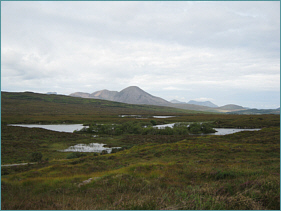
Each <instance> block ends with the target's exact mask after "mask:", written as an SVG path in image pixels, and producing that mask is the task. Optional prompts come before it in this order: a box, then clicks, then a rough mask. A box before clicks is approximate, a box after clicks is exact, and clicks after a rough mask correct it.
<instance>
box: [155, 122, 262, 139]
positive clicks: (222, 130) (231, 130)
mask: <svg viewBox="0 0 281 211" xmlns="http://www.w3.org/2000/svg"><path fill="white" fill-rule="evenodd" d="M174 125H175V123H171V124H164V125H155V126H153V127H155V128H158V129H164V128H165V127H171V128H172V127H174ZM214 129H215V130H216V131H217V132H215V133H207V134H199V135H218V136H223V135H228V134H233V133H238V132H241V131H258V130H260V129H238V128H214Z"/></svg>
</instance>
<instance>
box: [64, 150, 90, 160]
mask: <svg viewBox="0 0 281 211" xmlns="http://www.w3.org/2000/svg"><path fill="white" fill-rule="evenodd" d="M83 156H86V154H85V153H80V152H73V153H71V154H69V155H67V157H66V159H73V158H80V157H83Z"/></svg>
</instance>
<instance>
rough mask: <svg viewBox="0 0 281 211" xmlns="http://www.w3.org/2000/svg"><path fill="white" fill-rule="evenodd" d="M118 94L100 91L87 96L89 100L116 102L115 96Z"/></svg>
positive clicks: (105, 90)
mask: <svg viewBox="0 0 281 211" xmlns="http://www.w3.org/2000/svg"><path fill="white" fill-rule="evenodd" d="M117 93H118V92H117V91H109V90H107V89H104V90H101V91H97V92H94V93H92V94H90V95H89V96H90V97H91V98H95V99H102V100H104V99H106V100H110V101H116V100H115V96H116V94H117Z"/></svg>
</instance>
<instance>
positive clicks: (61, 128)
mask: <svg viewBox="0 0 281 211" xmlns="http://www.w3.org/2000/svg"><path fill="white" fill-rule="evenodd" d="M8 126H19V127H29V128H43V129H46V130H52V131H57V132H66V133H73V131H75V130H81V129H82V128H84V127H86V128H87V127H88V126H83V125H82V124H59V125H41V124H9V125H8Z"/></svg>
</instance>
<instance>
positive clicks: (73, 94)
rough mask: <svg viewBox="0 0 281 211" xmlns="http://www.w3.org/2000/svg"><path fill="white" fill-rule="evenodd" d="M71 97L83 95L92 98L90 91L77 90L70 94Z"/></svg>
mask: <svg viewBox="0 0 281 211" xmlns="http://www.w3.org/2000/svg"><path fill="white" fill-rule="evenodd" d="M70 96H71V97H82V98H91V97H90V94H89V93H85V92H75V93H72V94H70Z"/></svg>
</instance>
